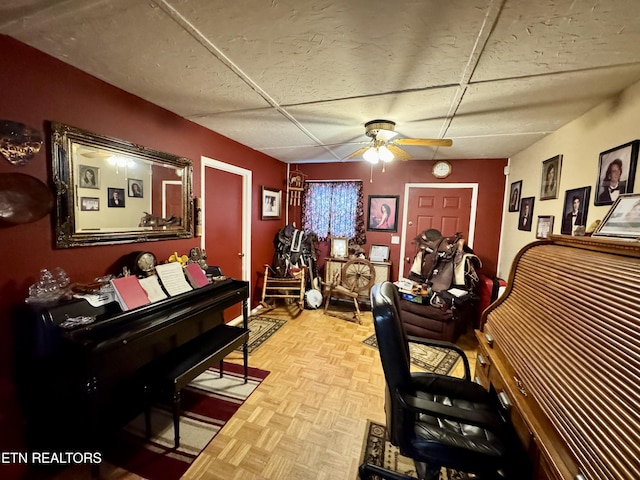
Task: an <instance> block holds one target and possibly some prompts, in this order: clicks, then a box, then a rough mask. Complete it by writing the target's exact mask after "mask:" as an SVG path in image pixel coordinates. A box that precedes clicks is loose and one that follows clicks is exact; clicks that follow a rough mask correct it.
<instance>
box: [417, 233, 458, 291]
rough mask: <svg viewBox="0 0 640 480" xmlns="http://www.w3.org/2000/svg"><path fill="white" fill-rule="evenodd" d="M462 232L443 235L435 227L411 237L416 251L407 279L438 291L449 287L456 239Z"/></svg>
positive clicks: (456, 244) (456, 248)
mask: <svg viewBox="0 0 640 480" xmlns="http://www.w3.org/2000/svg"><path fill="white" fill-rule="evenodd" d="M461 238H462V233H461V232H457V233H456V234H455V235H452V236H450V237H443V236H442V234H441V233H440V232H439V231H438V230H436V229H429V230H425V231H424V232H422V233H421V234H420V235H418V236H417V237H415V238H414V239H413V242H412V243H413V244H414V245H416V247H417V249H418V252H417V253H416V256H415V259H414V261H413V265H412V267H411V271H410V273H409V279H410V280H413V281H415V282H419V283H423V284H424V283H426V284H429V285H430V286H431V288H432V289H433V290H434V291H436V292H439V291H441V290H446V289H448V288H450V287H451V284H452V282H453V272H454V263H456V258H459V259H460V258H461V254H458V252H460V250H459V249H458V241H459V240H460V239H461Z"/></svg>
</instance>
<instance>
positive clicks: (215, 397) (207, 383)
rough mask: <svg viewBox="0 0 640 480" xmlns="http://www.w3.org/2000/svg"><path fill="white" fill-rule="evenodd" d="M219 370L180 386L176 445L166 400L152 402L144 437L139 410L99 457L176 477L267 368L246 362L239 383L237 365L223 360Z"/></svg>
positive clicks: (151, 475) (151, 474)
mask: <svg viewBox="0 0 640 480" xmlns="http://www.w3.org/2000/svg"><path fill="white" fill-rule="evenodd" d="M223 368H224V376H223V377H222V378H220V376H219V373H218V370H217V369H216V368H211V369H209V370H207V371H206V372H204V373H203V374H202V375H200V376H199V377H197V378H196V379H195V380H194V381H193V382H191V383H190V384H189V385H188V386H187V387H186V388H184V389H183V390H182V398H181V406H182V409H183V414H182V416H181V417H180V447H179V448H178V449H174V448H173V446H174V442H173V416H172V413H171V409H170V405H166V406H161V405H158V406H157V407H154V408H152V410H151V435H152V438H151V439H150V440H146V439H145V428H144V415H140V416H138V417H137V418H135V419H134V420H133V421H132V422H131V423H129V424H128V425H127V426H126V427H125V428H124V429H123V430H122V431H121V432H120V433H119V436H118V438H117V439H116V441H115V442H113V446H112V448H110V449H109V451H107V452H106V454H105V459H106V460H107V461H108V462H110V463H112V464H114V465H116V466H118V467H121V468H123V469H125V470H127V471H129V472H133V473H135V474H137V475H140V476H141V477H143V478H146V479H148V480H177V479H179V478H180V477H181V476H182V475H183V474H184V472H185V471H186V470H187V468H189V465H190V464H191V463H192V462H193V461H194V460H195V458H196V457H197V456H198V454H199V453H200V452H201V451H202V450H203V449H204V447H206V446H207V445H208V444H209V442H210V441H211V440H212V439H213V437H215V436H216V434H217V433H218V432H219V431H220V430H221V429H222V427H223V426H224V425H225V424H226V423H227V422H228V421H229V419H230V418H231V417H232V416H233V415H234V413H235V412H236V411H237V410H238V409H239V408H240V406H241V405H242V404H243V403H244V401H245V400H246V399H247V398H249V395H251V394H252V393H253V391H254V390H255V389H256V388H257V387H258V386H259V385H260V383H261V382H262V381H263V380H264V379H265V378H266V377H267V375H269V372H267V371H265V370H260V369H257V368H251V367H249V380H248V382H247V383H246V384H245V383H244V376H243V367H242V365H236V364H232V363H224V366H223Z"/></svg>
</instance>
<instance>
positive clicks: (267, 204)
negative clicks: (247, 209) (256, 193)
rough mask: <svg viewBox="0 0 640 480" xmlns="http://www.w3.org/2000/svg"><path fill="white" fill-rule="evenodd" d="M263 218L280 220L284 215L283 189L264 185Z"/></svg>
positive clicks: (262, 197) (261, 203)
mask: <svg viewBox="0 0 640 480" xmlns="http://www.w3.org/2000/svg"><path fill="white" fill-rule="evenodd" d="M260 198H261V199H262V201H261V202H260V205H261V212H262V220H279V219H280V217H281V215H282V212H281V210H282V190H276V189H273V188H267V187H262V196H261V197H260Z"/></svg>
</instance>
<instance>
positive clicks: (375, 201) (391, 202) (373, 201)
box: [367, 195, 400, 232]
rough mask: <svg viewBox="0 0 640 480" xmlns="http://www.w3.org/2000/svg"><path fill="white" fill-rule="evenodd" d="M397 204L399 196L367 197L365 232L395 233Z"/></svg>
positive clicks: (396, 227) (396, 229) (396, 228)
mask: <svg viewBox="0 0 640 480" xmlns="http://www.w3.org/2000/svg"><path fill="white" fill-rule="evenodd" d="M399 204H400V195H369V214H368V215H367V230H372V231H376V232H397V231H398V205H399Z"/></svg>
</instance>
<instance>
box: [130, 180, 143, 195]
mask: <svg viewBox="0 0 640 480" xmlns="http://www.w3.org/2000/svg"><path fill="white" fill-rule="evenodd" d="M128 182H129V196H130V197H136V198H143V197H144V195H143V193H142V180H137V179H135V178H129V179H128Z"/></svg>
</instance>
